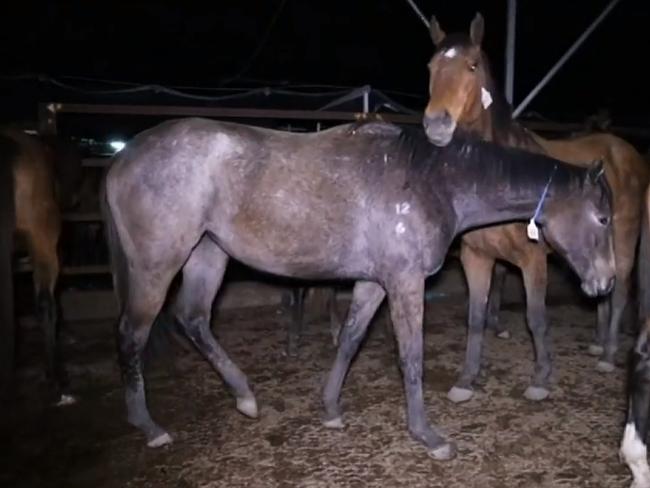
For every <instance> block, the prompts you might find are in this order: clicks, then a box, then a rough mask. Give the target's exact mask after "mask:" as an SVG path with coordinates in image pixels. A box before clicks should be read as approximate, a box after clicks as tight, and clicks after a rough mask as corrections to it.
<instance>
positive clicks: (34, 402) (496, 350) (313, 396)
mask: <svg viewBox="0 0 650 488" xmlns="http://www.w3.org/2000/svg"><path fill="white" fill-rule="evenodd" d="M465 315H466V312H465V304H464V303H463V301H459V300H434V301H431V302H429V303H428V304H427V309H426V324H425V381H424V394H425V402H426V405H427V410H428V414H429V418H430V420H431V421H433V422H434V423H436V424H438V425H439V426H440V427H441V428H442V429H443V431H444V432H445V433H446V434H448V436H449V437H450V438H452V439H453V440H455V441H456V442H457V444H458V450H459V452H458V456H457V458H456V459H455V460H453V461H448V462H439V461H434V460H432V459H431V458H429V457H428V456H427V454H426V452H425V450H424V448H422V447H421V446H420V445H419V444H417V443H416V442H414V441H413V440H411V438H410V437H409V435H408V433H407V430H406V424H405V403H404V395H403V389H402V383H401V377H400V373H399V370H398V366H397V361H396V357H397V356H396V350H395V347H394V341H393V338H392V336H389V337H386V336H384V334H383V332H382V330H383V329H382V328H381V327H380V324H379V323H377V322H375V323H374V324H373V326H372V330H371V333H370V336H369V337H368V339H367V340H366V342H365V343H364V345H363V346H362V349H361V352H360V354H359V355H358V357H357V359H356V361H355V362H354V363H353V366H352V369H351V371H350V374H349V376H348V379H347V381H346V384H345V386H344V389H343V394H342V405H343V408H344V420H345V422H346V425H347V427H346V429H345V430H342V431H331V430H327V429H325V428H324V427H323V426H322V425H321V423H320V415H321V411H322V410H321V403H320V391H321V386H322V384H323V380H324V377H325V374H326V372H327V371H328V368H329V367H330V365H331V362H332V360H333V357H334V349H333V346H332V345H331V339H330V336H329V331H328V327H327V325H326V322H325V321H324V320H323V321H317V322H314V323H311V324H309V326H308V329H307V331H306V335H305V337H304V339H303V341H302V344H301V351H300V357H299V358H298V359H296V360H293V359H288V358H287V357H285V355H284V346H285V331H286V325H287V323H288V320H289V317H290V315H289V313H288V311H287V310H284V309H282V308H279V307H261V308H254V309H245V310H243V309H242V310H229V311H224V312H221V313H220V316H219V317H217V320H216V321H215V326H214V329H215V331H216V333H217V335H218V337H219V339H220V341H221V343H222V345H223V346H224V347H225V349H226V350H227V351H228V352H229V353H230V355H231V358H232V359H233V360H235V361H236V362H237V363H238V364H239V365H240V366H241V367H242V369H243V370H244V372H246V373H247V375H248V376H249V379H250V382H251V385H252V387H253V389H254V391H255V392H256V395H257V400H258V403H259V406H260V418H259V419H258V420H251V419H248V418H246V417H244V416H242V415H241V414H239V413H238V412H237V411H236V410H235V408H234V400H233V398H232V397H231V396H230V394H229V393H228V392H227V391H226V390H225V389H224V387H223V384H222V382H221V380H220V378H219V377H218V376H217V374H216V373H215V372H213V371H212V370H211V369H210V367H209V365H208V364H207V363H206V362H204V360H203V359H202V358H201V357H200V356H199V354H198V353H197V352H194V351H190V352H188V353H183V352H181V350H180V349H179V351H178V352H177V354H176V355H175V358H176V359H175V360H173V361H172V360H168V361H158V362H157V363H155V364H154V366H155V367H152V368H151V369H150V371H149V373H148V395H149V396H148V400H149V406H150V409H151V411H152V415H153V416H154V417H155V418H156V419H157V420H158V421H159V423H161V424H162V425H163V426H164V427H166V428H167V429H168V430H169V432H170V433H171V434H172V436H173V437H174V441H175V442H174V444H172V445H171V446H168V447H164V448H161V449H158V450H154V449H150V448H147V447H146V445H145V442H144V438H143V436H142V435H141V434H140V433H139V432H138V431H136V430H135V429H134V428H132V427H131V426H129V425H128V424H127V423H126V421H125V412H124V405H123V396H122V389H121V385H120V381H119V374H118V369H117V363H116V355H115V349H114V339H113V331H112V324H111V323H109V322H107V321H102V322H94V323H89V322H84V323H72V324H68V328H67V334H66V337H67V342H66V346H65V350H66V355H67V358H68V364H69V370H70V373H71V379H72V384H73V387H74V391H75V393H76V394H78V395H79V400H80V401H79V402H78V403H77V404H75V405H72V406H68V407H63V408H56V407H52V406H44V405H43V403H42V401H43V398H42V396H41V393H40V392H41V391H42V384H41V383H40V381H41V377H42V374H41V372H40V371H41V370H40V369H39V365H40V363H38V358H40V356H38V355H37V354H36V353H37V352H38V351H39V349H38V347H39V346H40V334H39V331H38V329H29V330H28V336H27V339H28V340H27V343H26V345H25V347H23V355H22V356H21V369H20V374H21V378H22V382H23V383H22V388H21V394H20V397H19V399H18V402H17V404H16V405H14V407H13V408H10V409H9V411H8V412H5V413H4V414H3V415H2V419H1V422H2V423H1V425H0V426H1V428H2V436H1V439H2V447H0V486H2V487H40V486H47V487H66V488H73V487H106V488H113V487H133V488H135V487H182V488H186V487H199V486H201V487H244V486H246V487H269V488H271V487H285V486H286V487H292V486H296V487H398V486H405V487H424V486H427V487H450V488H453V487H484V488H491V487H494V488H497V487H498V488H501V487H531V486H543V487H558V488H559V487H607V488H614V487H627V486H628V485H629V481H630V476H629V473H628V471H627V469H626V468H625V466H624V465H622V464H620V463H619V461H618V456H617V449H618V443H619V440H620V434H621V432H622V424H623V422H624V414H625V396H624V379H625V374H624V369H623V368H622V365H623V359H624V354H623V353H621V355H620V364H619V368H617V371H616V372H615V373H612V374H610V375H605V374H602V373H597V372H595V370H594V366H595V364H596V360H595V358H593V357H590V356H588V354H587V351H586V349H587V346H588V343H589V340H590V338H591V336H592V333H593V326H594V320H595V310H593V309H588V308H585V307H584V306H583V305H577V304H556V305H553V306H550V307H549V319H550V323H551V324H552V330H551V336H552V342H553V344H554V349H553V350H554V357H555V370H554V373H553V379H552V393H551V396H550V398H549V399H547V400H545V401H543V402H541V403H532V402H530V401H528V400H526V399H524V397H523V392H524V390H525V388H526V386H527V384H528V379H529V375H530V373H531V371H532V358H533V356H532V354H533V351H532V346H531V342H530V339H529V335H528V333H527V331H526V328H525V323H524V316H523V311H522V309H521V307H510V308H508V309H505V310H504V311H503V312H502V320H505V321H506V322H507V324H508V327H509V328H510V330H511V331H512V334H513V337H512V338H511V339H510V340H507V341H504V340H502V339H497V338H496V337H494V336H493V335H492V334H490V333H488V335H487V340H486V347H485V352H484V357H485V367H484V372H485V375H484V377H483V382H482V383H483V384H482V385H481V386H480V387H479V388H478V389H477V393H476V395H475V397H474V398H473V399H472V400H471V401H469V402H468V403H466V404H463V405H454V404H452V403H451V402H450V401H448V400H447V398H446V393H447V390H448V389H449V388H450V387H451V386H452V384H453V382H454V378H455V375H456V373H457V371H458V369H459V367H460V364H461V360H462V357H463V351H464V339H465V327H464V323H465V322H464V321H465ZM631 342H632V338H631V337H630V336H628V335H626V336H624V338H623V348H622V349H624V350H627V348H628V347H629V346H630V344H631Z"/></svg>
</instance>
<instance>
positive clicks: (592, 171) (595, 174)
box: [587, 159, 605, 183]
mask: <svg viewBox="0 0 650 488" xmlns="http://www.w3.org/2000/svg"><path fill="white" fill-rule="evenodd" d="M603 174H605V165H604V164H603V160H602V159H598V160H596V161H594V162H593V163H592V164H591V166H590V167H589V170H588V171H587V177H588V178H589V181H590V182H591V183H598V180H600V178H601V177H602V176H603Z"/></svg>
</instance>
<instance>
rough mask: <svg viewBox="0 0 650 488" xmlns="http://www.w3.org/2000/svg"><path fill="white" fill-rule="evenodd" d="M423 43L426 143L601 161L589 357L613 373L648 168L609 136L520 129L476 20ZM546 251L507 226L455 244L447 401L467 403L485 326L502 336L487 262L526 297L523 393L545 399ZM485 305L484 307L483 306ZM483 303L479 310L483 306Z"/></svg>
mask: <svg viewBox="0 0 650 488" xmlns="http://www.w3.org/2000/svg"><path fill="white" fill-rule="evenodd" d="M430 25H431V38H432V40H433V43H434V45H435V46H436V50H435V53H434V55H433V57H432V59H431V61H430V63H429V71H430V80H429V101H428V104H427V106H426V109H425V113H424V116H423V121H422V122H423V125H424V128H425V131H426V134H427V137H428V138H429V140H430V141H431V142H432V143H434V144H437V145H439V146H444V145H446V144H449V143H450V141H451V140H452V137H453V136H454V134H455V133H457V132H466V133H471V134H474V135H476V136H478V137H480V138H482V139H484V140H487V141H493V142H495V143H497V144H499V145H503V146H509V147H517V148H521V149H524V150H527V151H532V152H537V153H543V154H547V155H549V156H551V157H554V158H557V159H559V160H562V161H565V162H567V163H571V164H574V165H578V166H580V165H584V164H585V162H586V161H591V160H595V159H602V160H603V161H604V167H605V176H606V179H607V181H608V182H609V185H610V187H611V189H612V193H613V211H614V220H613V227H614V252H615V254H616V283H615V286H614V291H613V293H612V294H611V295H609V296H608V297H606V299H605V300H600V302H599V304H598V325H597V344H592V345H591V346H590V348H589V350H590V353H591V354H594V355H600V360H599V362H598V364H597V369H598V370H599V371H604V372H609V371H612V370H613V369H614V355H615V353H616V349H617V339H618V330H619V322H620V319H621V315H622V313H623V310H624V308H625V306H626V303H627V301H628V294H629V288H630V279H631V273H632V269H633V266H634V262H635V254H636V245H637V241H638V237H639V225H640V216H641V200H642V193H643V190H644V188H645V187H646V185H647V183H648V178H649V174H648V167H647V164H646V163H645V161H644V160H643V158H642V157H641V155H640V154H639V153H638V152H637V151H636V150H635V149H634V147H633V146H632V145H630V144H629V143H627V142H626V141H624V140H622V139H620V138H619V137H616V136H614V135H611V134H591V135H584V136H580V137H574V138H571V139H557V140H549V139H544V138H542V137H540V136H539V135H537V134H535V133H533V132H531V131H529V130H527V129H525V128H524V127H522V126H521V125H520V124H519V123H518V122H516V121H515V120H513V118H512V111H511V107H510V105H509V104H508V102H507V101H506V99H505V97H504V96H503V94H502V93H501V92H500V90H499V89H498V88H497V86H496V84H495V82H494V78H493V77H492V74H491V72H490V67H489V60H488V58H487V56H486V54H485V52H484V51H483V49H482V48H481V43H482V39H483V32H484V22H483V17H482V16H481V14H480V13H477V14H476V16H475V18H474V19H473V21H472V23H471V26H470V31H469V35H467V34H465V33H454V34H451V35H449V36H447V35H446V34H445V32H444V31H443V29H442V28H441V27H440V25H439V23H438V21H437V20H436V18H435V17H433V18H432V19H431V24H430ZM550 252H551V248H550V247H549V246H547V245H546V244H545V243H544V242H543V239H542V240H541V241H540V242H539V243H535V242H532V241H531V240H530V239H528V237H527V232H526V225H525V224H522V223H510V224H506V225H499V226H491V227H486V228H483V229H478V230H474V231H472V232H468V233H467V234H465V235H464V236H463V237H462V241H461V262H462V266H463V269H464V271H465V275H466V278H467V283H468V288H469V296H470V298H469V321H468V322H469V325H468V330H469V332H468V340H467V351H466V357H465V363H464V367H463V370H462V372H461V374H460V376H459V378H458V379H457V381H456V384H455V385H454V387H453V388H452V389H451V390H450V392H449V398H450V399H451V400H452V401H455V402H459V401H465V400H468V399H469V398H471V396H472V394H473V390H472V383H473V382H474V380H475V379H476V377H477V376H478V373H479V369H480V356H481V344H482V337H483V330H484V325H485V324H486V320H487V325H488V326H491V325H496V327H497V331H496V332H497V334H498V335H500V336H504V335H505V336H507V334H508V331H505V330H503V327H502V326H500V325H498V320H497V313H498V309H499V304H500V294H501V290H502V288H503V282H504V277H505V268H503V267H502V266H503V265H501V266H499V264H500V263H497V268H496V269H495V274H494V279H492V273H493V268H494V265H495V261H496V260H501V261H506V262H509V263H512V264H514V265H515V266H517V267H518V268H520V269H521V272H522V274H523V281H524V286H525V291H526V306H527V322H528V327H529V329H530V330H531V332H532V336H533V341H534V346H535V356H536V362H535V370H534V373H533V376H532V380H531V384H530V386H529V387H528V388H527V389H526V391H525V396H526V397H527V398H528V399H530V400H542V399H544V398H546V397H547V396H548V394H549V391H548V389H547V385H548V379H549V376H550V374H551V368H552V359H551V354H550V351H549V344H548V335H547V324H546V312H545V307H546V305H545V301H546V287H547V254H549V253H550ZM488 297H489V298H488ZM486 304H487V305H486Z"/></svg>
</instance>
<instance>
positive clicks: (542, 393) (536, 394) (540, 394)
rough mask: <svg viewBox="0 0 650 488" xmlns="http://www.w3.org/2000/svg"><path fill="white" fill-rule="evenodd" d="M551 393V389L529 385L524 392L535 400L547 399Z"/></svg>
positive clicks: (527, 396)
mask: <svg viewBox="0 0 650 488" xmlns="http://www.w3.org/2000/svg"><path fill="white" fill-rule="evenodd" d="M548 395H549V391H548V390H547V389H546V388H544V387H541V386H529V387H528V388H526V391H525V392H524V396H525V397H526V398H528V399H529V400H531V401H533V402H539V401H541V400H545V399H546V398H547V397H548Z"/></svg>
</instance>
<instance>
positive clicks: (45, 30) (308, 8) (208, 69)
mask: <svg viewBox="0 0 650 488" xmlns="http://www.w3.org/2000/svg"><path fill="white" fill-rule="evenodd" d="M416 3H417V4H418V5H419V7H420V9H421V10H422V11H423V12H424V14H425V15H426V16H427V17H429V16H430V15H431V14H435V15H436V16H437V17H438V19H439V21H440V23H441V25H442V26H443V28H444V29H445V30H446V31H447V32H450V31H456V30H467V29H468V27H469V23H470V21H471V19H472V17H473V15H474V13H475V12H476V11H481V12H482V13H483V15H484V17H485V21H486V34H485V42H484V47H485V49H486V51H487V53H488V56H489V57H490V59H491V62H492V65H493V69H494V71H495V75H496V77H497V78H498V79H499V80H502V79H503V54H504V47H505V26H506V0H497V1H483V2H476V1H459V0H458V1H445V2H443V1H433V0H417V1H416ZM608 3H609V0H589V1H586V0H583V1H567V0H563V1H558V0H544V1H529V0H520V1H519V5H518V16H517V46H516V49H517V53H516V68H515V70H516V71H515V103H516V102H518V101H521V100H522V99H523V97H524V96H525V95H526V94H527V93H528V91H529V90H530V89H531V88H532V87H533V86H534V85H535V83H536V82H537V81H538V80H539V79H540V78H541V77H542V76H543V75H544V74H545V73H546V71H547V69H548V68H549V67H550V66H551V65H552V64H553V63H554V62H555V61H556V60H557V59H558V58H559V57H560V56H561V55H562V54H563V53H564V51H565V50H566V48H568V47H569V45H570V44H571V43H572V42H573V41H574V40H575V39H576V38H577V37H578V36H579V35H580V34H581V33H582V32H583V31H584V29H585V28H586V27H587V26H588V25H589V24H590V22H591V21H592V20H593V19H594V18H595V17H596V16H597V15H598V14H599V13H600V11H601V10H602V9H603V8H604V7H605V6H606V5H607V4H608ZM274 17H275V22H273V23H272V19H273V18H274ZM649 26H650V2H648V1H644V0H622V1H621V2H620V3H619V4H618V5H617V6H616V7H615V8H614V10H613V12H612V13H611V14H610V16H609V17H608V18H607V19H605V21H604V22H603V23H602V24H601V25H600V26H599V27H598V28H597V29H596V31H595V32H594V34H593V35H592V36H591V37H590V38H589V39H588V41H587V42H586V44H584V45H583V46H582V47H581V48H580V49H579V50H578V52H577V53H576V54H575V56H574V57H573V58H572V59H571V60H570V61H569V62H568V63H567V64H566V65H565V66H564V67H563V68H562V70H561V71H560V72H559V73H558V75H557V76H556V77H555V78H554V79H553V80H552V81H551V83H550V84H549V85H548V86H547V87H546V88H545V89H544V90H543V91H542V92H541V93H540V95H539V96H538V97H537V98H536V99H535V100H534V101H533V103H532V104H531V105H530V106H529V108H528V110H530V111H534V112H536V113H539V114H542V115H543V116H545V117H548V118H550V119H553V120H558V121H566V122H581V121H583V120H584V119H585V118H586V117H587V116H589V115H591V114H593V113H595V112H596V111H597V110H598V109H600V108H607V109H609V110H610V113H611V115H612V119H613V123H614V124H615V125H628V126H636V127H648V126H650V115H649V110H650V95H649V93H650V75H649V74H648V64H649V61H650V55H649V52H648V48H649V47H650V41H649V39H650V29H649ZM0 36H1V40H0V50H1V57H0V59H1V60H2V61H1V63H0V69H1V71H2V73H1V74H2V75H3V81H2V87H3V89H2V95H1V96H2V102H1V103H2V107H3V109H2V111H1V112H2V115H1V117H2V121H3V122H6V121H9V120H11V119H13V120H16V119H20V118H23V119H24V118H30V117H31V118H33V117H35V102H36V101H37V100H36V98H38V97H42V91H41V92H39V90H37V89H36V88H35V87H36V86H37V83H36V82H34V81H33V80H32V81H30V80H29V79H24V78H22V79H15V78H12V77H13V76H15V75H22V74H45V75H48V76H51V77H54V78H57V79H64V80H65V81H66V82H69V83H71V84H77V85H78V84H79V83H83V82H82V81H81V80H75V79H73V78H63V77H94V78H102V79H110V80H118V81H129V82H138V83H146V84H154V83H155V84H164V85H192V86H205V87H211V86H229V87H241V86H259V85H278V84H289V85H292V84H300V83H316V84H329V85H345V86H350V87H355V86H360V85H364V84H370V85H372V86H373V87H375V88H378V89H380V90H385V91H387V92H388V93H390V91H391V90H393V91H403V92H409V93H413V94H414V95H417V97H412V98H409V99H407V100H409V102H408V103H407V105H408V106H409V107H410V108H413V109H416V110H421V109H422V107H423V104H424V102H425V100H426V98H425V97H426V93H427V81H428V72H427V68H426V64H427V62H428V60H429V58H430V56H431V54H432V51H433V47H432V44H431V41H430V38H429V33H428V31H427V30H426V28H425V27H424V24H423V23H422V22H421V21H420V19H419V18H418V17H417V16H416V14H415V13H414V11H413V10H412V9H411V7H410V6H409V5H408V3H407V1H406V0H347V1H340V0H330V1H306V0H302V1H299V0H286V1H283V0H268V1H251V0H225V1H224V0H222V1H215V0H212V1H210V2H207V3H205V4H202V3H199V2H153V1H146V0H133V1H131V2H128V3H127V2H124V3H119V2H99V1H84V2H47V3H45V2H43V3H39V2H32V1H18V2H3V4H2V6H1V7H0ZM8 75H9V78H8ZM115 86H116V87H118V88H119V87H120V85H115ZM402 100H404V99H402ZM98 101H99V100H98ZM278 108H300V107H278Z"/></svg>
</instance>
